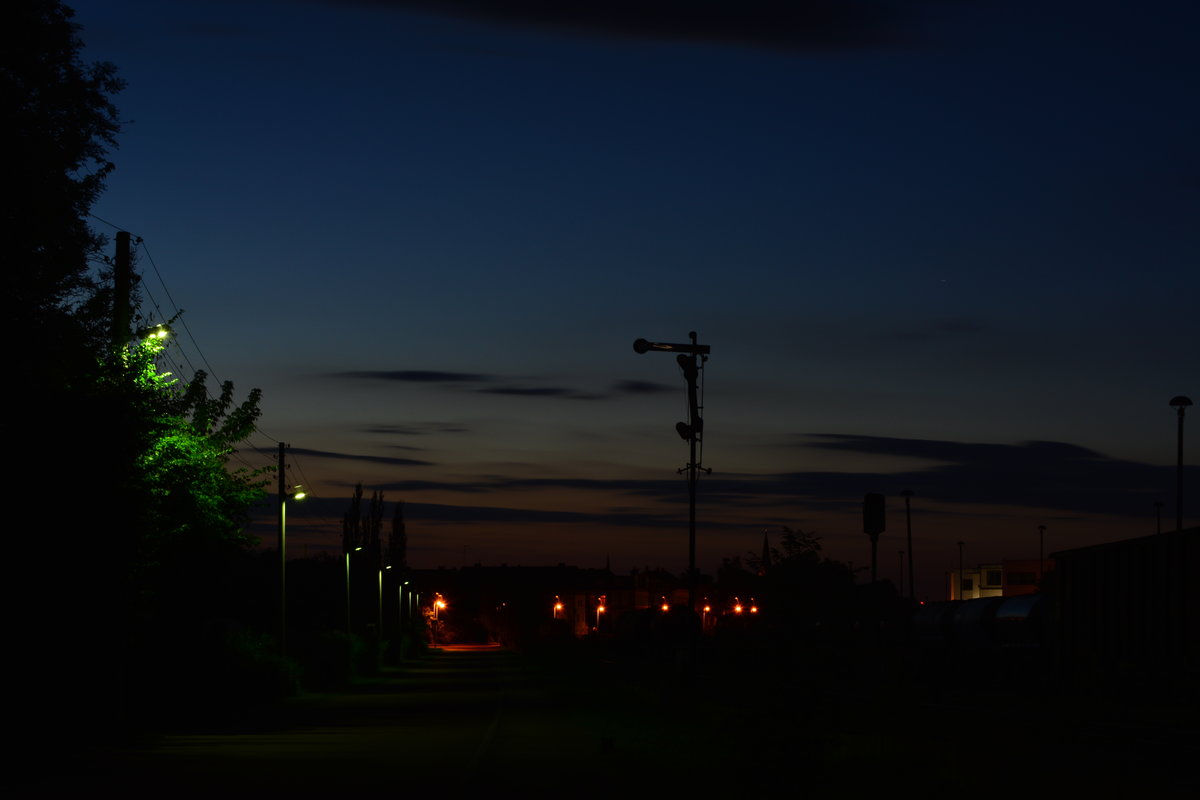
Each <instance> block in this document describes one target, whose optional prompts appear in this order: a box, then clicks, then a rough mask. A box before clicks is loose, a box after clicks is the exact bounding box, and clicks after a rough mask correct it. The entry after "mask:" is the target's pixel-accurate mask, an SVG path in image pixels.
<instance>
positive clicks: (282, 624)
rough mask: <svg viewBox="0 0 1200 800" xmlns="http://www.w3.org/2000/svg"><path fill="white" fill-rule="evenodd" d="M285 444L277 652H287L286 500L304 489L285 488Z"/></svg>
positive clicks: (300, 497) (281, 452) (281, 474)
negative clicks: (289, 489)
mask: <svg viewBox="0 0 1200 800" xmlns="http://www.w3.org/2000/svg"><path fill="white" fill-rule="evenodd" d="M285 448H287V445H286V444H284V443H283V442H280V443H279V652H280V653H287V501H288V499H289V498H291V499H294V500H303V499H304V491H303V490H302V489H301V488H300V486H299V485H297V486H294V487H293V488H292V490H291V491H288V488H287V483H286V480H287V476H286V474H285V470H284V463H283V459H284V450H285Z"/></svg>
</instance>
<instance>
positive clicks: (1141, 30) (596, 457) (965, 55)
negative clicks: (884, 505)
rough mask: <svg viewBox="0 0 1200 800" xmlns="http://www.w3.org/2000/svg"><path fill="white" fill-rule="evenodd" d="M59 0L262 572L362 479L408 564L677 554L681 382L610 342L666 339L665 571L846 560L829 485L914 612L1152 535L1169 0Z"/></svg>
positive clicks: (1174, 270) (1188, 510)
mask: <svg viewBox="0 0 1200 800" xmlns="http://www.w3.org/2000/svg"><path fill="white" fill-rule="evenodd" d="M69 4H70V5H71V6H72V7H74V8H75V9H76V10H77V12H78V13H77V16H76V21H77V22H78V23H80V24H81V25H82V26H83V31H82V38H83V39H84V41H85V42H86V43H87V45H88V47H87V50H86V58H87V59H88V60H107V61H111V62H113V63H114V64H116V65H117V66H118V68H119V70H120V73H121V75H122V76H123V77H124V78H125V80H126V81H127V82H128V88H127V89H126V91H125V92H123V93H122V94H121V95H119V96H118V97H117V98H116V100H117V105H118V107H119V108H120V109H121V115H122V118H123V119H124V120H125V121H126V122H125V125H124V133H123V134H122V136H121V139H120V142H121V145H120V149H119V150H118V151H116V152H115V153H114V154H113V160H114V161H115V162H116V164H117V170H116V171H115V172H114V173H113V175H112V177H111V179H110V181H109V185H108V190H107V192H106V193H105V194H104V195H103V196H102V198H101V200H100V202H99V203H97V205H96V206H95V207H94V209H93V211H94V213H95V215H96V217H98V219H97V220H93V222H94V225H95V227H96V229H97V230H99V231H102V232H105V233H109V234H111V233H112V232H113V230H114V227H113V226H115V227H118V228H122V229H125V230H128V231H130V232H132V233H133V234H134V235H135V236H140V237H142V245H141V246H140V247H139V249H138V258H139V262H138V266H139V269H140V271H141V272H142V273H143V275H144V276H145V279H146V281H145V283H146V296H145V299H146V302H145V304H144V306H143V312H145V313H147V314H148V315H149V316H153V317H155V318H156V319H158V320H161V319H162V318H164V317H169V316H171V314H173V313H174V310H175V309H176V308H182V309H184V310H185V312H186V313H185V314H184V315H183V318H182V323H183V325H181V326H179V332H180V334H181V335H180V338H179V344H178V346H177V347H176V348H174V349H173V350H172V351H171V353H172V358H173V359H174V361H175V362H176V365H175V366H173V367H171V368H172V369H174V370H175V371H176V372H177V373H178V374H180V375H183V376H185V377H186V376H189V375H190V374H191V373H192V372H193V371H194V370H195V369H206V370H208V371H210V372H211V373H212V374H214V375H215V376H216V377H217V378H218V379H220V380H232V381H234V383H235V384H236V386H237V389H238V394H239V396H244V395H245V393H246V392H248V391H249V390H250V389H251V388H253V387H261V388H262V389H263V391H264V394H265V397H264V402H263V411H264V413H263V417H262V419H261V421H260V433H258V434H256V435H255V436H254V437H253V439H252V440H251V443H250V445H251V446H247V447H246V448H245V449H243V450H242V451H241V452H240V453H239V455H238V458H239V459H240V460H242V461H243V462H244V463H249V464H253V465H256V466H258V465H262V464H266V463H270V462H271V461H272V460H273V458H274V455H275V447H276V445H275V443H276V442H277V441H284V442H287V443H288V444H289V445H290V447H291V450H290V456H289V462H290V463H291V464H292V468H291V469H290V470H289V480H290V481H291V482H296V483H304V484H306V488H309V489H311V490H312V491H314V492H315V495H316V496H315V498H314V499H313V500H312V501H309V502H306V503H305V504H301V505H299V506H297V507H295V508H294V509H292V510H290V512H289V529H288V530H289V549H290V551H291V552H292V553H293V554H295V555H301V554H303V553H305V552H307V553H309V554H312V553H316V552H318V551H319V550H320V549H323V548H328V549H330V550H331V551H332V552H339V551H340V544H341V536H340V526H341V516H342V514H343V512H344V511H345V510H346V508H347V507H348V502H349V497H350V494H351V491H352V489H353V486H354V484H355V483H357V482H360V481H361V482H362V483H363V485H364V489H365V491H366V492H367V494H368V495H369V494H370V493H371V492H372V491H373V490H382V491H383V492H384V496H385V500H387V501H388V503H389V505H388V512H387V513H388V516H389V518H390V514H391V503H392V502H394V501H396V500H404V501H405V502H406V504H407V506H406V519H407V524H408V530H409V536H410V561H411V562H412V564H413V565H414V566H417V567H435V566H439V565H445V566H459V565H460V564H463V563H475V562H481V563H484V564H500V563H508V564H525V565H535V564H555V563H558V562H566V563H571V564H577V565H580V566H603V565H604V563H605V562H606V560H607V561H608V562H609V563H611V565H612V568H613V569H614V571H617V572H621V573H627V572H628V571H629V570H630V569H633V568H642V567H645V566H650V567H655V566H662V567H665V568H667V569H670V570H672V571H679V570H682V569H683V568H684V567H685V566H686V563H687V484H686V480H685V477H684V476H683V475H681V474H679V473H678V470H680V469H681V468H682V467H683V466H684V465H685V464H686V462H687V457H688V452H687V445H686V443H685V442H684V441H682V440H681V439H680V438H679V437H678V436H677V434H676V433H675V430H674V426H675V423H676V422H678V421H681V420H684V419H685V418H686V414H687V409H686V396H685V385H684V381H683V378H682V376H681V373H680V370H679V368H678V366H677V365H676V364H675V363H674V358H673V356H670V355H668V354H664V353H648V354H645V355H637V354H635V353H634V351H633V349H632V342H633V340H634V339H636V338H639V337H644V338H647V339H650V340H655V341H667V342H684V341H686V340H687V337H688V332H689V331H696V332H697V333H698V335H699V340H700V342H701V343H704V344H708V345H710V346H711V348H712V356H711V359H710V361H709V362H708V364H707V368H706V369H705V371H704V375H705V386H704V389H705V391H704V403H705V414H704V419H705V437H704V449H703V464H704V466H705V467H708V468H711V469H712V470H713V471H712V474H711V475H707V476H705V477H704V478H703V479H702V480H701V482H700V488H699V506H698V515H699V526H698V543H697V549H698V555H697V563H698V565H699V566H700V567H701V568H702V569H703V570H705V571H708V572H711V571H713V570H714V569H715V567H716V566H717V565H718V564H719V562H720V559H721V558H722V557H725V556H733V555H742V554H745V553H746V552H747V551H757V550H759V548H760V547H761V543H762V535H763V530H764V529H771V530H778V529H779V526H780V525H789V526H792V527H800V528H803V529H804V530H811V531H813V532H815V533H816V534H818V535H819V536H821V537H822V540H823V543H824V546H825V551H826V553H827V554H828V555H830V556H832V557H835V558H839V559H843V560H848V561H851V562H853V563H854V564H855V566H866V565H867V564H868V562H869V552H870V551H869V542H868V539H867V537H866V536H865V535H864V534H863V533H862V520H861V504H862V497H863V494H864V493H866V492H881V493H884V494H886V495H887V496H888V512H889V516H888V530H887V532H885V533H884V534H883V536H882V537H881V540H880V560H879V566H880V574H881V576H882V577H888V578H892V579H893V580H895V579H897V578H898V573H899V558H898V551H899V550H902V549H905V548H906V544H905V542H904V515H903V508H904V506H903V500H902V498H900V497H899V493H900V491H901V490H903V489H911V490H912V491H913V492H914V493H915V497H914V498H913V533H914V550H915V551H916V553H915V564H916V568H917V572H918V588H919V590H920V594H922V595H924V596H926V597H930V598H938V597H940V596H941V594H942V591H943V585H944V578H943V575H944V572H945V571H946V570H948V569H953V568H956V567H957V564H958V547H957V545H956V544H955V542H957V541H960V540H961V541H964V542H965V545H964V548H965V560H966V562H967V563H968V565H971V564H976V563H979V562H983V561H993V560H999V559H1002V558H1036V556H1037V552H1038V531H1037V526H1039V525H1045V526H1046V535H1045V546H1046V551H1047V552H1048V553H1049V552H1053V551H1054V550H1057V549H1064V548H1069V547H1077V546H1082V545H1087V544H1092V543H1096V542H1101V541H1108V540H1111V539H1116V538H1127V537H1131V536H1140V535H1145V534H1150V533H1153V532H1154V530H1155V524H1156V523H1155V505H1154V504H1155V502H1156V501H1157V502H1162V503H1163V506H1162V525H1163V528H1164V529H1169V528H1173V527H1174V519H1175V492H1174V486H1175V457H1176V456H1175V452H1176V450H1175V448H1176V422H1177V418H1176V414H1175V411H1174V409H1172V408H1170V407H1169V406H1168V401H1169V400H1170V399H1171V398H1172V397H1173V396H1175V395H1179V394H1185V395H1189V396H1191V397H1192V398H1193V399H1194V400H1197V401H1200V384H1198V383H1197V379H1198V376H1200V358H1197V355H1196V332H1197V326H1196V316H1195V314H1196V308H1197V298H1198V296H1200V291H1198V290H1200V270H1198V269H1197V255H1198V254H1200V226H1198V225H1197V220H1198V219H1200V217H1198V213H1197V212H1198V210H1200V208H1198V206H1200V203H1198V202H1197V198H1198V195H1200V155H1198V150H1197V147H1196V143H1197V142H1198V141H1200V104H1198V103H1197V102H1196V87H1197V85H1198V79H1200V48H1197V47H1196V46H1195V36H1196V32H1197V30H1200V25H1198V24H1200V4H1196V3H1195V2H1193V0H1168V1H1165V2H1147V3H1139V4H1133V3H1116V2H1111V3H1103V2H1100V3H1097V2H1074V1H1069V2H1068V1H1063V2H1054V1H1053V0H990V1H989V2H950V1H949V0H947V1H946V2H914V3H899V2H896V3H888V2H866V1H865V0H864V2H848V3H827V2H811V3H805V2H796V3H782V2H765V1H764V2H753V1H751V2H743V3H737V4H733V3H729V4H725V3H711V4H710V3H684V2H674V1H672V2H641V3H634V2H623V1H615V0H608V2H596V3H589V2H582V3H573V4H559V3H550V2H525V3H520V2H514V3H504V2H497V3H483V2H478V3H475V2H442V3H433V2H427V3H420V2H361V3H351V2H341V3H335V2H300V1H299V0H273V1H272V0H238V2H233V1H232V0H228V1H225V0H210V1H209V2H201V1H200V0H186V1H184V2H172V3H161V2H150V1H149V0H146V1H144V2H133V1H131V2H121V1H120V0H89V1H87V2H74V3H69ZM560 5H562V6H570V7H571V9H572V11H571V13H570V14H569V15H565V14H564V12H562V11H561V10H559V9H560ZM156 305H157V306H158V309H159V310H155V306H156ZM1194 413H1195V415H1196V418H1195V422H1192V421H1191V420H1192V417H1189V418H1188V423H1189V425H1190V426H1191V427H1189V428H1188V430H1187V431H1185V438H1187V437H1188V434H1189V433H1190V434H1191V435H1190V438H1191V439H1193V440H1194V439H1195V437H1197V436H1200V411H1196V412H1194ZM1185 444H1186V442H1185ZM1194 452H1195V449H1194V445H1193V446H1188V448H1187V453H1194ZM1187 460H1188V461H1189V462H1190V463H1193V464H1194V463H1195V461H1194V457H1189V458H1188V459H1187ZM1198 473H1200V471H1198V470H1197V469H1196V468H1195V467H1191V468H1189V473H1188V475H1189V476H1190V477H1188V479H1187V484H1186V486H1185V493H1186V494H1185V502H1184V510H1185V516H1186V519H1185V524H1191V525H1194V524H1196V520H1197V519H1198V515H1200V493H1198V492H1197V491H1196V489H1195V487H1196V485H1197V482H1200V474H1198ZM1189 497H1190V498H1191V499H1190V500H1189V499H1188V498H1189ZM263 519H264V524H263V525H262V526H261V527H260V528H256V531H257V532H258V533H260V534H261V535H262V536H263V543H264V545H270V546H273V545H274V531H273V528H272V527H271V526H272V524H273V523H272V520H273V517H272V515H271V513H270V512H268V513H267V514H266V515H265V516H264V518H263Z"/></svg>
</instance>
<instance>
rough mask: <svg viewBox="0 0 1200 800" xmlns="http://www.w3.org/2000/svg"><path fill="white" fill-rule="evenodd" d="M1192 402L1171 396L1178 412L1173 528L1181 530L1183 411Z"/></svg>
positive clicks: (1179, 396)
mask: <svg viewBox="0 0 1200 800" xmlns="http://www.w3.org/2000/svg"><path fill="white" fill-rule="evenodd" d="M1191 404H1192V401H1191V398H1188V397H1184V396H1183V395H1177V396H1175V397H1172V398H1171V403H1170V405H1171V407H1172V408H1174V409H1175V410H1176V411H1177V412H1178V413H1179V436H1178V445H1177V448H1176V465H1175V530H1177V531H1181V530H1183V412H1184V411H1185V410H1186V409H1187V407H1188V406H1190V405H1191Z"/></svg>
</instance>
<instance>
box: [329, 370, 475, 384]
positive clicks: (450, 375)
mask: <svg viewBox="0 0 1200 800" xmlns="http://www.w3.org/2000/svg"><path fill="white" fill-rule="evenodd" d="M332 377H335V378H355V379H360V380H372V381H397V382H400V383H487V382H488V381H492V380H495V377H494V376H492V375H483V374H480V373H475V372H443V371H440V370H428V369H407V370H355V371H350V372H334V373H332Z"/></svg>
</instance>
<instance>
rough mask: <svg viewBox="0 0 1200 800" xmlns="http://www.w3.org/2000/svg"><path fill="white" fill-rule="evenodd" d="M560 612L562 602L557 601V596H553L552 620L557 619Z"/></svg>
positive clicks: (561, 610)
mask: <svg viewBox="0 0 1200 800" xmlns="http://www.w3.org/2000/svg"><path fill="white" fill-rule="evenodd" d="M562 612H563V603H562V600H561V599H559V597H558V595H554V610H553V618H554V619H558V615H559V614H561V613H562Z"/></svg>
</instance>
